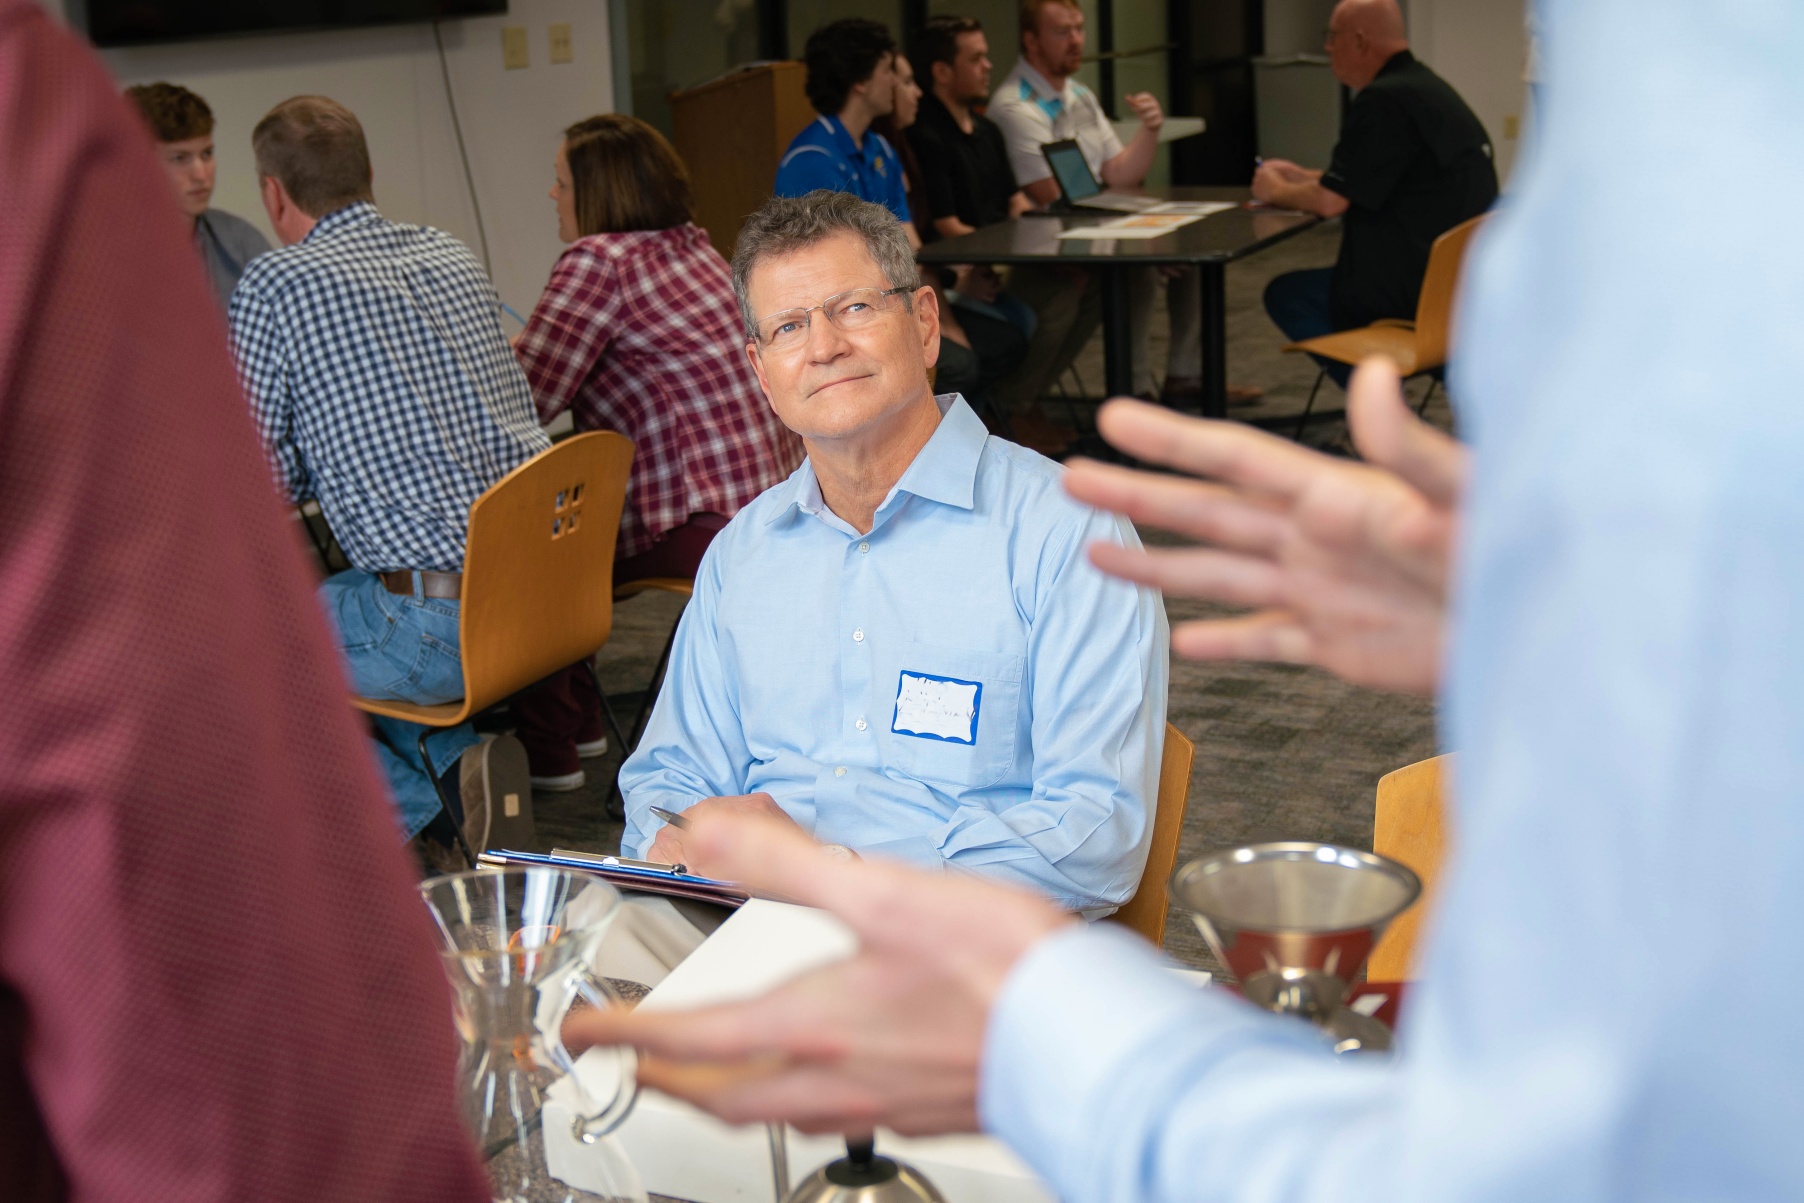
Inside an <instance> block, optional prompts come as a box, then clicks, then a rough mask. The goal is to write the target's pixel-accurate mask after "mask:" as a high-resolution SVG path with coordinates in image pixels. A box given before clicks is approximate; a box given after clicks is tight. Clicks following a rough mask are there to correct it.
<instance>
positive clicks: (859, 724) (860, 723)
mask: <svg viewBox="0 0 1804 1203" xmlns="http://www.w3.org/2000/svg"><path fill="white" fill-rule="evenodd" d="M852 725H853V726H854V727H857V728H858V729H859V730H860V731H862V730H864V729H865V728H866V727H868V726H870V724H869V723H867V722H865V721H864V720H863V719H859V720H858V721H857V722H855V723H853V724H852Z"/></svg>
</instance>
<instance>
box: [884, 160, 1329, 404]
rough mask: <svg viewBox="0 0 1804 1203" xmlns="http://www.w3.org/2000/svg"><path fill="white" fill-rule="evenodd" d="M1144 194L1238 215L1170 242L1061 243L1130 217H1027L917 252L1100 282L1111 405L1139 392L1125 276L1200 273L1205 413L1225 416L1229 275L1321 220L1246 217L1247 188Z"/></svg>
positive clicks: (1249, 213)
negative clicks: (1209, 204) (1084, 274)
mask: <svg viewBox="0 0 1804 1203" xmlns="http://www.w3.org/2000/svg"><path fill="white" fill-rule="evenodd" d="M1145 195H1148V196H1153V197H1156V198H1158V199H1160V200H1173V201H1228V202H1232V203H1233V204H1234V207H1233V208H1232V209H1224V210H1222V211H1221V212H1219V213H1212V214H1210V215H1209V216H1207V217H1204V218H1203V219H1201V220H1200V221H1194V222H1191V223H1190V224H1189V225H1186V226H1182V227H1180V228H1178V229H1176V230H1174V231H1172V232H1171V233H1169V234H1162V235H1160V236H1159V237H1157V238H1148V239H1134V240H1129V239H1119V238H1118V239H1103V240H1091V239H1081V238H1072V239H1061V238H1060V237H1059V235H1060V234H1061V233H1063V232H1064V231H1065V230H1069V229H1073V228H1076V227H1078V226H1094V225H1101V224H1102V223H1104V222H1107V221H1112V220H1114V219H1115V218H1118V217H1122V216H1124V214H1121V213H1114V212H1109V211H1106V210H1102V209H1074V210H1071V211H1069V212H1063V213H1051V214H1042V213H1030V214H1026V215H1024V216H1021V217H1017V218H1014V219H1013V220H1011V221H1004V222H998V223H996V224H995V225H992V226H985V227H984V228H983V229H981V230H977V231H975V232H974V233H970V234H963V235H960V236H959V237H957V238H947V239H944V240H942V241H940V242H935V243H932V244H930V245H928V246H925V247H923V248H922V249H921V251H920V253H919V254H918V255H917V256H916V258H917V260H919V261H920V262H921V263H924V264H935V265H940V264H945V265H950V264H958V263H996V264H1003V263H1007V264H1016V263H1034V264H1065V265H1068V266H1071V267H1083V268H1088V269H1091V270H1098V271H1100V272H1101V273H1102V279H1101V283H1102V333H1103V364H1104V367H1103V375H1104V383H1105V386H1106V389H1107V392H1108V395H1109V396H1112V397H1114V396H1127V395H1130V394H1132V393H1133V391H1134V369H1133V330H1132V328H1131V320H1130V313H1129V309H1130V305H1129V299H1128V298H1129V288H1128V273H1127V272H1126V271H1125V270H1124V269H1126V268H1144V267H1160V266H1166V265H1175V266H1181V267H1195V268H1196V269H1197V275H1198V276H1199V277H1201V284H1200V286H1201V288H1202V324H1203V413H1204V415H1205V416H1207V417H1212V418H1221V417H1226V416H1227V412H1228V364H1227V342H1228V337H1227V302H1226V294H1225V285H1224V280H1225V270H1224V269H1225V268H1226V267H1227V265H1228V264H1230V263H1232V262H1234V261H1235V260H1236V259H1244V258H1246V257H1247V256H1248V255H1255V254H1258V253H1259V252H1260V251H1262V250H1264V249H1265V248H1267V247H1269V246H1273V245H1275V244H1277V243H1279V242H1282V241H1284V240H1285V239H1286V238H1289V237H1291V236H1293V235H1295V234H1299V233H1301V232H1302V231H1304V230H1306V229H1308V228H1309V227H1310V226H1313V225H1316V224H1317V223H1318V222H1320V221H1321V218H1319V217H1316V216H1315V215H1314V214H1311V213H1297V212H1293V211H1291V210H1285V209H1265V208H1251V209H1249V208H1247V207H1246V203H1247V202H1248V201H1250V200H1251V199H1252V193H1251V192H1250V191H1248V190H1247V189H1245V188H1150V189H1146V190H1145Z"/></svg>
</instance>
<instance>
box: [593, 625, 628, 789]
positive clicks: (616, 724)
mask: <svg viewBox="0 0 1804 1203" xmlns="http://www.w3.org/2000/svg"><path fill="white" fill-rule="evenodd" d="M583 668H584V669H585V670H587V671H588V674H589V680H591V681H593V682H594V683H595V696H596V697H598V698H600V699H601V715H602V717H603V718H605V719H607V720H608V732H609V733H610V734H611V735H613V737H614V746H615V747H617V748H619V749H620V764H621V765H624V764H626V757H627V752H628V750H629V749H628V748H627V746H626V736H624V735H622V734H621V733H620V720H619V719H617V718H615V717H614V705H613V703H612V702H609V701H608V694H607V690H605V689H603V688H602V687H601V674H600V673H598V672H596V671H595V658H594V657H593V656H590V657H588V658H586V659H584V660H583ZM607 808H608V818H610V819H624V818H625V817H626V799H625V798H624V797H622V796H621V793H620V767H619V766H618V765H617V766H615V769H614V783H613V784H612V785H610V786H608V802H607Z"/></svg>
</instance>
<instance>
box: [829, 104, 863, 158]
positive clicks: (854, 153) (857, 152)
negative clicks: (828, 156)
mask: <svg viewBox="0 0 1804 1203" xmlns="http://www.w3.org/2000/svg"><path fill="white" fill-rule="evenodd" d="M817 120H818V121H819V122H820V123H821V124H822V125H824V126H826V127H827V132H828V133H830V134H832V135H833V143H834V145H835V146H837V147H839V152H840V153H841V154H843V155H845V156H846V158H848V159H870V158H875V157H876V156H874V155H873V154H872V153H871V145H872V142H873V141H874V139H873V137H872V135H873V133H874V131H872V130H871V129H869V128H866V130H865V131H864V145H863V146H860V145H858V144H857V143H856V142H854V141H852V131H850V130H848V129H847V128H846V123H845V122H843V121H841V120H840V119H839V118H838V117H829V116H827V115H826V114H824V113H823V114H822V115H821V116H820V117H819V118H817Z"/></svg>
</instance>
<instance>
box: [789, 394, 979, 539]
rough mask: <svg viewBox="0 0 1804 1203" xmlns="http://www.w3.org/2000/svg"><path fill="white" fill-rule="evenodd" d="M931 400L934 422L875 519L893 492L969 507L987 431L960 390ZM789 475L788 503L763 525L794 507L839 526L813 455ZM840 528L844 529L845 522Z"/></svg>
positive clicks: (840, 523) (944, 503)
mask: <svg viewBox="0 0 1804 1203" xmlns="http://www.w3.org/2000/svg"><path fill="white" fill-rule="evenodd" d="M934 401H935V402H936V403H938V405H939V407H940V424H939V426H937V427H936V428H935V429H934V432H933V436H932V437H931V438H929V439H928V440H927V443H926V445H925V446H923V447H922V448H921V450H920V451H919V452H918V453H917V454H916V455H915V458H914V462H913V463H911V464H909V465H908V470H907V471H905V472H903V473H902V479H901V480H898V481H897V482H896V483H895V486H894V487H893V488H891V489H890V491H889V495H888V496H887V497H885V498H884V499H883V504H882V505H880V506H878V507H877V513H878V515H879V521H881V515H882V514H883V513H884V511H886V510H888V509H890V507H891V506H892V505H893V504H894V503H895V500H896V495H897V494H898V493H909V494H912V495H914V496H916V497H919V498H922V499H923V500H926V501H937V502H939V503H940V504H942V505H949V506H954V507H956V508H958V509H961V510H968V509H971V508H972V506H973V505H974V504H975V499H976V495H977V466H978V463H979V462H980V461H981V460H982V459H983V448H984V443H985V442H986V441H987V440H988V439H989V437H990V432H989V430H988V429H987V428H986V427H985V426H984V424H983V421H982V419H980V418H979V417H978V416H977V415H976V414H975V413H973V412H972V411H971V407H970V405H969V404H967V403H966V402H965V399H964V397H963V396H962V395H960V394H958V393H943V394H941V395H940V396H938V397H935V398H934ZM790 480H791V485H790V488H791V490H792V491H791V493H790V499H789V504H788V505H785V506H781V507H779V508H778V509H777V510H776V511H775V512H773V513H772V514H771V516H770V518H769V519H768V520H767V524H768V525H771V526H774V525H776V524H777V522H778V521H780V520H782V519H785V518H787V517H789V515H790V514H792V513H795V512H797V511H800V512H801V513H804V514H807V515H809V516H810V517H813V518H818V519H820V520H821V521H823V522H827V523H828V524H829V525H832V526H835V527H839V526H844V525H845V524H844V523H843V522H842V521H841V520H840V518H839V517H838V515H836V514H834V513H833V511H832V510H830V509H828V508H827V503H826V500H825V499H824V498H823V497H822V496H821V482H820V478H819V477H817V476H815V474H814V461H813V459H804V460H803V461H802V466H801V467H800V468H797V469H796V472H795V475H794V476H792V477H791V478H790ZM846 529H848V530H850V527H847V528H846Z"/></svg>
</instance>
